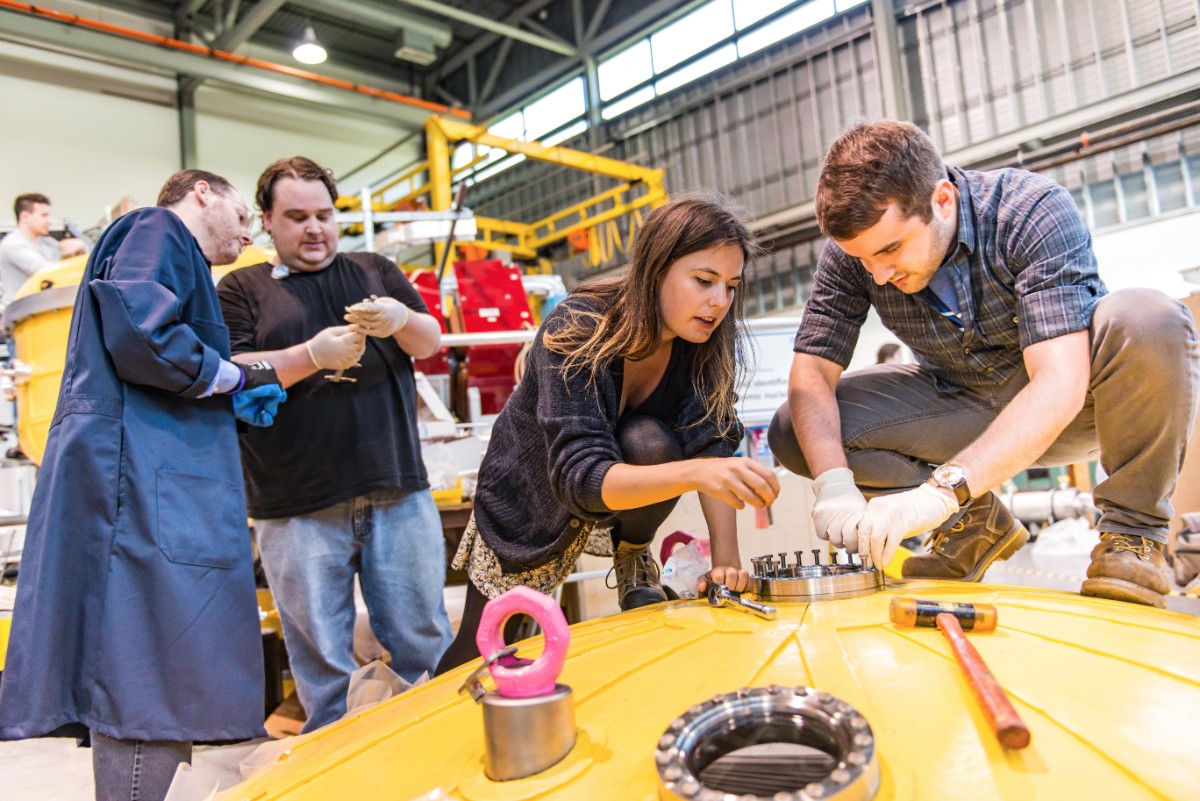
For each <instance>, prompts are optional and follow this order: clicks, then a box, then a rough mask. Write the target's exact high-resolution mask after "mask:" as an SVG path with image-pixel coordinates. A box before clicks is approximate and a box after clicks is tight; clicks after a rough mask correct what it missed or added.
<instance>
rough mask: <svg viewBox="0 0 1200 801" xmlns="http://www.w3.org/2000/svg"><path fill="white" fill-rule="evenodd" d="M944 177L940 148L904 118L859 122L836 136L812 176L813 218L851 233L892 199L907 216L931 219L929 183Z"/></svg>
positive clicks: (831, 231) (828, 230)
mask: <svg viewBox="0 0 1200 801" xmlns="http://www.w3.org/2000/svg"><path fill="white" fill-rule="evenodd" d="M945 177H946V166H945V165H944V164H943V163H942V157H941V154H939V153H938V151H937V148H936V147H934V145H933V142H932V141H931V140H930V138H929V137H928V136H926V134H925V132H924V131H922V130H921V129H920V128H918V127H917V126H915V125H913V124H911V123H907V122H896V121H894V120H882V121H880V122H870V123H859V124H858V125H855V126H854V127H853V128H851V129H850V130H848V131H846V132H845V133H844V134H842V135H841V136H839V137H838V138H837V139H836V140H835V141H834V143H833V144H832V145H830V146H829V152H828V153H826V154H825V163H824V164H823V165H822V167H821V177H820V178H819V179H818V180H817V198H816V207H817V224H818V225H819V226H821V233H823V234H825V236H828V237H832V238H833V239H843V240H844V239H853V238H854V237H856V236H858V235H859V234H861V233H862V232H863V231H865V230H867V229H868V228H870V227H871V226H872V225H874V224H875V223H877V222H879V218H880V217H882V216H883V214H884V212H886V211H887V208H888V206H890V205H891V204H892V203H895V204H896V206H897V207H898V208H899V209H900V213H901V214H903V215H904V217H905V218H906V219H907V218H909V217H912V216H914V215H915V216H917V217H920V218H921V221H922V222H926V223H927V222H929V221H930V220H931V219H933V202H932V198H933V188H934V187H935V186H936V185H937V182H938V181H940V180H941V179H943V178H945Z"/></svg>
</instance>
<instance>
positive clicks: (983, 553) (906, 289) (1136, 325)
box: [769, 120, 1200, 607]
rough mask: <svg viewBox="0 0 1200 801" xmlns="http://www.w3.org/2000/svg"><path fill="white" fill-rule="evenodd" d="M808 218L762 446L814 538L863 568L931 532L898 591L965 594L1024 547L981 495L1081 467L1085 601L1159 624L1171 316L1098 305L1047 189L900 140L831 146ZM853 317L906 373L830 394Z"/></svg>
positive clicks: (1175, 371) (1067, 209)
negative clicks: (800, 492) (923, 588)
mask: <svg viewBox="0 0 1200 801" xmlns="http://www.w3.org/2000/svg"><path fill="white" fill-rule="evenodd" d="M816 212H817V222H818V224H819V225H820V226H821V231H822V233H824V234H825V235H826V236H827V237H828V240H827V241H826V242H825V247H824V249H823V250H822V252H821V257H820V259H819V261H818V263H817V269H816V274H815V277H814V286H813V293H812V297H811V298H810V299H809V301H808V304H807V305H806V306H805V309H804V317H803V319H802V321H801V324H800V330H799V331H798V333H797V334H796V342H795V350H796V357H795V360H794V363H793V366H792V374H791V379H790V382H789V388H788V401H787V403H785V404H784V405H783V406H782V407H781V408H780V409H779V411H778V412H777V413H776V415H775V418H774V420H773V421H772V423H771V429H770V433H769V442H770V445H771V451H772V453H774V454H775V457H776V458H777V459H779V461H780V462H781V463H782V464H783V465H784V466H785V467H787V468H788V469H789V470H791V471H792V472H795V473H799V474H800V475H804V476H808V477H812V478H815V479H816V481H815V490H816V503H815V505H814V507H813V516H814V518H815V520H816V524H817V534H818V536H820V537H823V538H825V539H828V540H830V541H831V542H833V543H834V544H835V545H837V546H838V547H846V548H849V549H851V550H858V551H860V552H866V551H870V552H871V554H872V556H873V557H874V560H875V563H876V565H878V566H880V567H882V566H884V565H886V564H887V563H888V562H889V561H890V560H891V558H892V556H893V555H894V553H895V550H896V546H897V545H898V544H899V542H900V541H901V540H902V539H905V538H907V537H911V536H915V535H920V534H923V533H925V532H928V531H931V530H932V531H933V537H932V539H931V541H930V548H929V552H928V553H926V554H922V555H919V556H912V557H910V558H908V559H906V560H905V561H904V563H903V565H902V567H901V572H902V573H903V575H904V576H905V577H906V578H933V579H953V580H960V581H962V580H966V581H978V580H979V579H980V578H981V577H982V576H983V573H984V571H986V570H987V568H988V566H989V565H991V564H992V563H993V562H994V561H996V560H997V559H1006V558H1008V557H1009V556H1011V555H1012V554H1014V553H1016V551H1017V550H1018V549H1019V548H1020V547H1021V546H1022V545H1023V544H1024V543H1025V541H1026V540H1027V539H1028V537H1029V532H1028V531H1026V530H1025V527H1024V526H1022V525H1021V523H1020V522H1019V521H1018V520H1016V519H1015V518H1014V517H1013V514H1012V512H1011V511H1010V510H1009V509H1008V508H1007V507H1006V506H1004V504H1003V503H1002V502H1001V501H1000V499H999V498H998V497H997V496H996V494H995V493H994V492H992V490H993V488H995V487H996V486H998V485H999V484H1000V483H1001V482H1003V481H1005V480H1006V479H1008V478H1009V477H1011V476H1013V475H1015V474H1016V473H1018V472H1020V471H1021V470H1024V469H1026V468H1027V467H1030V466H1031V465H1039V466H1050V465H1062V464H1070V463H1073V462H1079V461H1086V460H1090V459H1093V458H1096V456H1097V454H1099V458H1100V463H1101V465H1103V467H1104V470H1105V471H1106V472H1107V474H1108V478H1107V479H1105V480H1104V481H1102V482H1101V483H1100V484H1098V485H1097V486H1096V489H1095V499H1096V504H1097V506H1098V507H1099V509H1100V519H1099V521H1098V528H1099V530H1100V532H1101V540H1100V542H1099V543H1098V544H1097V546H1096V547H1095V549H1094V550H1093V551H1092V556H1091V565H1090V566H1089V568H1088V579H1087V581H1085V582H1084V584H1083V587H1082V592H1083V593H1084V594H1085V595H1093V596H1097V597H1101V598H1111V599H1115V600H1121V601H1130V602H1133V603H1141V604H1149V605H1153V606H1160V607H1161V606H1164V605H1165V603H1166V598H1165V595H1166V593H1167V592H1168V590H1169V589H1170V582H1169V573H1168V571H1167V566H1166V563H1165V560H1164V558H1163V553H1162V549H1163V544H1164V543H1165V542H1166V537H1167V524H1168V521H1170V519H1171V502H1170V497H1171V493H1172V491H1173V490H1174V488H1175V484H1176V480H1177V479H1178V476H1179V469H1180V465H1181V463H1182V461H1183V452H1184V447H1185V445H1186V443H1187V441H1188V436H1189V433H1190V431H1191V428H1192V421H1193V417H1194V416H1195V412H1196V403H1197V398H1198V389H1200V358H1198V349H1197V341H1196V328H1195V325H1194V323H1193V322H1192V319H1191V315H1190V314H1189V313H1188V311H1187V309H1186V308H1184V307H1183V305H1182V304H1180V303H1179V302H1177V301H1174V300H1172V299H1170V298H1168V297H1167V296H1165V295H1163V294H1161V293H1159V292H1155V291H1153V290H1149V289H1125V290H1121V291H1119V292H1113V293H1111V294H1110V293H1109V292H1108V290H1107V289H1106V288H1105V286H1104V283H1103V282H1102V281H1101V280H1100V276H1099V275H1098V274H1097V267H1096V257H1095V256H1094V255H1093V253H1092V241H1091V236H1090V235H1089V233H1088V230H1087V227H1086V226H1085V225H1084V223H1083V220H1082V219H1081V218H1080V216H1079V211H1078V210H1077V209H1076V207H1075V202H1074V200H1073V199H1072V198H1071V194H1070V193H1069V192H1068V191H1067V190H1066V189H1064V188H1063V187H1061V186H1059V185H1058V184H1056V183H1054V182H1053V181H1052V180H1050V179H1049V178H1046V177H1044V176H1041V175H1036V174H1034V173H1031V172H1026V171H1024V170H1017V169H1003V170H994V171H989V172H977V171H974V170H960V169H957V168H953V167H947V166H946V165H945V164H944V163H943V162H942V158H941V155H940V154H939V153H938V152H937V149H936V148H935V147H934V145H933V142H931V141H930V139H929V137H928V136H927V135H926V134H925V133H924V132H922V131H921V130H920V129H919V128H917V127H916V126H915V125H911V124H909V123H903V122H894V121H890V120H884V121H881V122H875V123H869V124H861V125H857V126H855V127H854V128H852V129H851V130H849V131H847V132H846V133H844V134H843V135H842V136H841V137H839V138H838V139H837V140H836V141H835V142H834V143H833V144H832V145H831V146H830V148H829V152H828V153H827V154H826V157H825V161H824V164H823V166H822V168H821V174H820V177H819V179H818V183H817V196H816ZM871 306H874V307H875V309H876V310H877V311H878V313H879V316H880V318H881V319H882V321H883V324H884V325H885V326H886V327H887V328H888V330H890V331H891V332H892V333H894V334H895V335H896V336H897V337H899V339H900V340H901V341H902V342H903V343H904V344H905V345H907V346H908V347H909V349H910V350H911V351H912V352H913V354H914V355H915V356H916V359H917V363H916V364H884V365H877V366H875V367H872V368H869V369H866V370H859V371H856V372H854V373H850V374H847V375H845V376H843V375H842V371H843V370H844V369H845V368H846V365H847V364H848V363H849V361H850V357H851V354H852V353H853V351H854V344H855V341H856V339H857V337H858V334H859V329H860V327H861V326H862V324H863V322H864V320H865V319H866V317H867V312H868V310H869V309H870V307H871ZM864 489H865V490H866V491H867V493H868V494H870V495H873V496H875V497H872V498H871V500H870V502H868V501H867V500H866V498H865V497H864V494H863V491H862V490H864Z"/></svg>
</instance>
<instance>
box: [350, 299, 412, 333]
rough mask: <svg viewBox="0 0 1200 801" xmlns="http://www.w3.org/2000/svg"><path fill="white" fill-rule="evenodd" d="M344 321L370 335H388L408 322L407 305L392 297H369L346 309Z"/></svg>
mask: <svg viewBox="0 0 1200 801" xmlns="http://www.w3.org/2000/svg"><path fill="white" fill-rule="evenodd" d="M346 322H348V323H350V324H351V325H353V326H354V327H355V328H357V329H358V330H359V331H360V332H361V333H363V334H366V335H367V336H372V337H390V336H392V335H393V334H395V333H396V332H397V331H399V330H400V329H401V328H403V327H404V326H405V324H407V323H408V307H407V306H405V305H404V304H403V303H401V302H400V301H398V300H396V299H395V298H393V297H390V296H387V295H385V296H384V297H382V298H371V300H364V301H363V302H362V303H355V304H354V305H353V306H351V307H350V308H348V309H346Z"/></svg>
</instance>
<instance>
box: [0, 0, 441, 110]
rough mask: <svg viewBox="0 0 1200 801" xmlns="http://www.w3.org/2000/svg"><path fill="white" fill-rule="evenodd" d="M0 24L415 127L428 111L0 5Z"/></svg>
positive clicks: (79, 48)
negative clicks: (20, 11)
mask: <svg viewBox="0 0 1200 801" xmlns="http://www.w3.org/2000/svg"><path fill="white" fill-rule="evenodd" d="M0 27H3V28H4V30H5V31H6V32H7V33H9V34H10V35H16V36H20V37H23V38H25V39H27V40H30V41H35V42H43V43H45V44H48V45H52V46H58V47H63V48H67V49H68V50H73V51H75V52H80V53H89V54H92V55H97V56H102V57H105V58H110V59H114V60H116V61H118V62H122V63H126V64H135V65H138V66H140V67H143V68H151V69H157V70H163V71H166V72H170V73H175V74H179V75H190V76H194V77H199V78H205V79H211V80H216V81H223V82H225V83H229V84H233V85H235V86H241V87H245V88H248V89H253V90H257V91H263V92H267V93H269V94H272V95H276V96H279V97H283V98H285V99H290V100H296V101H301V102H308V103H316V104H318V105H321V106H324V107H333V108H339V109H344V110H346V111H350V112H354V113H357V114H362V115H365V116H368V117H373V118H375V119H386V120H390V121H392V122H395V123H398V124H401V125H404V126H414V125H420V124H422V123H423V122H424V120H425V119H426V118H427V117H428V116H429V113H430V112H428V111H426V110H424V109H421V108H419V107H415V106H406V105H404V104H402V103H398V102H393V101H391V100H385V99H382V98H373V97H369V96H367V95H361V94H358V93H355V92H350V91H344V90H339V89H336V88H334V87H327V86H322V85H321V84H318V83H313V82H310V81H306V80H304V79H300V78H289V77H287V76H285V75H276V74H273V73H268V72H264V71H259V70H256V69H253V68H250V67H246V66H244V65H241V64H237V63H235V62H229V61H221V60H217V59H214V58H210V57H208V56H204V55H199V54H192V53H188V52H185V51H182V50H173V49H167V48H164V47H159V46H158V45H155V44H151V43H149V42H142V41H138V40H136V39H127V38H123V37H119V36H114V35H111V34H107V33H101V32H99V31H93V30H88V29H87V28H81V27H70V26H66V25H63V24H62V23H59V22H55V21H53V20H50V19H44V18H40V17H36V16H32V15H29V14H25V13H19V12H12V11H7V10H4V9H0Z"/></svg>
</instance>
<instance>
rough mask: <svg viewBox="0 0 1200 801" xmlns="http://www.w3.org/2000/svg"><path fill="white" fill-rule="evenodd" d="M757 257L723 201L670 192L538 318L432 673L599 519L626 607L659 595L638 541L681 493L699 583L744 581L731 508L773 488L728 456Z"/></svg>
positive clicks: (550, 585) (767, 476) (550, 569)
mask: <svg viewBox="0 0 1200 801" xmlns="http://www.w3.org/2000/svg"><path fill="white" fill-rule="evenodd" d="M757 253H758V248H757V246H756V245H755V244H754V239H753V236H752V235H751V233H750V231H749V229H748V228H747V226H746V223H745V222H744V221H743V220H742V219H741V218H740V216H739V215H738V213H737V212H736V211H735V210H734V209H733V208H731V207H730V206H729V205H728V204H727V203H726V202H725V201H724V199H722V198H720V197H717V196H697V197H691V198H684V199H680V200H675V201H672V202H670V203H668V204H666V205H665V206H662V207H661V208H658V209H656V210H655V211H654V212H652V213H651V214H650V215H649V216H648V217H647V218H646V223H645V226H644V227H643V228H642V230H641V231H640V232H639V233H638V238H637V243H636V245H635V246H634V250H633V255H632V259H631V263H630V267H629V271H628V273H626V274H625V275H624V276H621V277H619V278H611V279H606V280H602V281H597V282H595V283H591V284H585V285H583V286H581V287H579V288H578V289H576V290H575V291H574V292H572V293H571V294H570V295H568V296H567V298H566V299H565V300H563V301H562V302H561V303H560V304H559V305H558V306H557V307H556V308H555V309H554V311H553V312H552V313H551V314H550V315H549V316H547V318H546V319H545V321H544V322H543V324H542V327H541V329H540V330H539V332H538V334H537V337H536V339H535V340H534V343H533V347H532V349H531V351H530V353H529V357H528V360H527V364H526V370H525V376H524V378H523V379H522V380H521V383H520V384H518V385H517V388H516V390H515V392H514V393H513V395H512V396H511V397H510V398H509V399H508V402H507V403H506V404H505V406H504V408H503V409H502V410H501V412H500V416H499V417H498V418H497V419H496V422H495V424H494V426H493V428H492V436H491V440H490V442H489V444H488V449H487V453H486V454H485V455H484V459H483V463H482V465H481V466H480V468H479V481H478V484H477V487H476V491H475V511H474V513H473V515H472V517H471V521H470V522H469V523H468V525H467V529H466V531H465V532H464V534H463V539H462V542H461V544H460V546H459V549H458V554H457V555H456V556H455V559H454V566H455V567H456V568H459V569H465V570H466V571H467V576H468V578H469V581H468V583H467V597H466V605H465V609H464V612H463V620H462V624H461V626H460V627H459V631H458V637H457V638H456V639H455V641H454V644H453V645H451V647H450V648H449V650H447V652H446V655H445V656H444V657H443V658H442V661H441V663H440V664H439V665H438V672H439V673H442V672H445V671H447V670H449V669H451V668H453V667H456V666H458V665H460V664H463V663H464V662H467V661H469V660H470V659H473V658H474V657H476V656H478V655H479V653H478V651H477V649H476V646H475V633H476V631H477V630H478V628H479V621H480V617H481V615H482V614H483V607H484V605H485V604H486V603H487V601H488V599H489V598H495V597H496V596H498V595H500V594H501V593H503V592H504V591H506V590H509V589H511V588H513V587H515V586H518V585H524V586H528V587H532V588H534V589H536V590H539V591H541V592H544V593H551V592H553V591H554V590H555V589H556V588H557V587H558V586H559V585H560V584H562V583H563V581H564V579H566V577H567V575H568V574H569V573H570V572H571V571H572V570H574V568H575V562H576V560H577V559H578V558H579V555H580V554H581V553H582V551H583V549H584V546H585V545H586V544H587V541H588V537H589V534H590V533H591V532H592V530H593V528H595V527H596V526H597V525H611V537H612V545H613V552H614V556H613V560H614V568H615V572H616V579H617V592H618V598H619V603H620V607H621V609H622V610H628V609H634V608H637V607H640V606H644V605H647V604H652V603H658V602H661V601H665V600H667V596H666V595H665V593H664V592H663V589H662V584H661V583H660V580H659V573H658V566H657V564H656V563H655V561H654V556H653V555H652V554H651V553H650V550H649V548H650V544H651V542H652V541H653V539H654V535H655V532H656V531H657V530H658V527H659V525H660V524H661V523H662V522H663V521H664V520H665V519H666V517H667V515H668V514H670V512H671V510H672V508H673V507H674V506H675V503H676V501H678V499H679V496H680V495H683V494H684V493H687V492H692V491H697V492H699V493H700V505H701V508H702V510H703V512H704V517H705V521H706V522H707V523H708V528H709V535H710V537H711V540H712V558H713V569H712V571H711V573H710V580H711V581H715V582H720V583H723V584H725V585H727V586H728V587H730V589H733V590H737V591H741V590H744V589H746V588H747V587H748V586H749V584H750V576H749V573H747V571H745V570H743V569H742V567H741V558H740V556H739V553H738V541H737V518H736V510H738V509H741V508H744V507H745V506H746V505H750V506H754V507H757V508H761V507H765V506H768V505H770V504H771V503H772V502H773V501H774V500H775V498H776V496H777V495H778V494H779V482H778V480H777V478H776V477H775V474H774V473H773V472H772V471H771V470H770V469H769V468H767V467H765V466H763V465H761V464H759V463H757V462H755V461H753V460H751V459H747V458H743V457H734V456H733V453H734V452H735V451H736V450H737V448H738V445H739V444H740V442H741V440H742V425H741V423H740V422H739V421H738V419H737V412H736V406H735V404H736V400H737V396H736V395H735V394H734V388H735V386H736V384H737V380H738V378H739V376H740V374H741V372H742V368H743V365H742V364H741V362H740V359H741V358H742V354H744V353H745V349H744V348H741V347H738V346H737V340H738V328H739V325H740V324H741V322H742V295H741V289H740V284H741V282H742V273H743V270H744V268H745V266H746V263H747V262H749V261H750V260H751V259H752V258H753V257H754V256H755V255H756V254H757ZM704 584H705V582H704V581H702V582H701V585H702V586H701V587H700V588H699V589H700V591H703V590H704V586H703V585H704ZM510 633H511V632H510Z"/></svg>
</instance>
